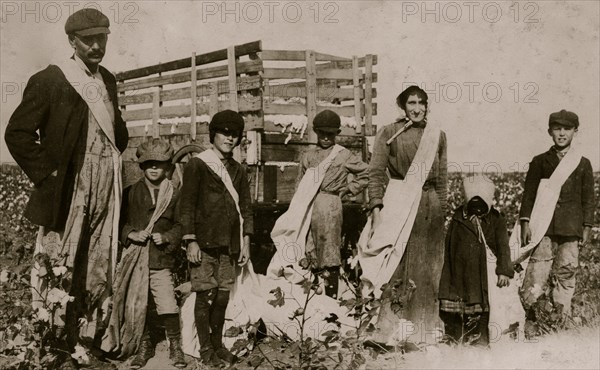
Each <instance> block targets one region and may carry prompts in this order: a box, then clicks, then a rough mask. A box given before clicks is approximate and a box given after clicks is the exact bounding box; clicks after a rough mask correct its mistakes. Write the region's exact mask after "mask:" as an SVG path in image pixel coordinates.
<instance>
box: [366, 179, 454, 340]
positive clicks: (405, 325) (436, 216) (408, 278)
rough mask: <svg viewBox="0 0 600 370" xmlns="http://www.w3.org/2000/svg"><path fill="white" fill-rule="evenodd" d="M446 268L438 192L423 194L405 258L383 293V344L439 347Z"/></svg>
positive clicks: (378, 334) (375, 337) (376, 335)
mask: <svg viewBox="0 0 600 370" xmlns="http://www.w3.org/2000/svg"><path fill="white" fill-rule="evenodd" d="M443 264H444V213H443V211H442V208H441V205H440V201H439V198H438V195H437V193H436V192H435V189H433V188H430V189H429V190H423V194H422V195H421V202H420V204H419V209H418V210H417V216H416V219H415V223H414V225H413V228H412V232H411V234H410V238H409V240H408V244H407V246H406V250H405V252H404V255H403V256H402V260H401V261H400V264H399V265H398V267H397V268H396V271H395V272H394V274H393V275H392V278H391V280H390V282H389V284H388V285H387V286H386V288H385V289H384V291H383V294H382V300H383V301H384V304H383V305H382V308H381V311H380V313H379V319H378V321H377V325H376V327H377V330H376V331H375V333H373V336H372V339H373V340H374V341H376V342H379V343H384V344H385V343H390V342H394V341H395V342H396V343H397V342H398V341H402V340H408V341H411V342H414V343H422V342H424V343H436V342H437V340H438V338H439V337H440V336H441V334H442V333H443V329H442V328H443V323H442V322H441V320H440V318H439V303H438V291H439V282H440V276H441V273H442V267H443Z"/></svg>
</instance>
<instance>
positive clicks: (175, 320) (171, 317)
mask: <svg viewBox="0 0 600 370" xmlns="http://www.w3.org/2000/svg"><path fill="white" fill-rule="evenodd" d="M137 156H138V162H139V163H140V167H141V168H142V170H143V171H144V177H143V178H142V179H140V181H138V182H137V183H135V184H133V185H132V186H130V187H128V188H126V189H125V191H124V194H123V214H124V217H125V223H124V225H123V227H122V228H121V239H122V242H123V244H124V245H126V246H128V245H131V244H138V245H147V247H148V248H149V255H148V268H149V269H150V273H149V288H150V295H151V296H152V299H153V300H154V303H155V306H156V311H157V313H158V315H159V316H158V317H159V320H160V321H161V323H162V324H163V325H164V327H165V330H166V334H167V338H168V339H169V344H170V348H169V351H170V357H171V360H172V361H173V364H174V365H175V367H178V368H183V367H185V366H186V363H185V359H184V354H183V351H182V349H181V330H180V323H179V306H178V305H177V300H176V299H175V285H174V281H173V274H172V272H171V269H173V268H174V266H175V254H174V252H175V251H176V250H177V248H179V247H180V243H181V224H180V223H179V222H178V221H177V219H176V216H177V215H176V213H177V206H178V199H179V194H178V191H177V189H174V188H173V187H172V185H170V184H163V182H164V181H170V180H169V179H167V173H168V172H169V171H170V170H171V159H172V156H173V148H172V147H171V145H170V144H169V143H168V142H165V141H163V140H159V139H153V140H152V141H148V142H145V143H143V144H142V145H140V146H139V147H138V150H137ZM161 185H162V188H165V185H170V186H169V187H170V188H172V196H171V199H170V200H169V203H168V206H166V209H164V211H163V212H162V214H161V215H160V217H159V218H158V219H157V220H156V222H155V223H154V226H153V227H152V229H151V231H148V229H147V226H148V223H149V222H150V219H151V218H152V216H153V214H154V212H155V209H156V207H157V206H160V204H166V201H167V200H163V199H160V198H159V196H163V194H162V193H160V192H159V190H160V189H161ZM163 202H164V203H163ZM151 325H153V323H152V320H151V319H149V316H148V315H147V316H146V328H145V330H144V334H143V337H142V341H141V343H140V347H139V349H138V353H137V354H136V356H135V357H134V359H133V361H132V362H131V365H130V366H131V368H132V369H138V368H140V367H143V366H144V365H145V364H146V362H147V361H148V360H149V359H150V358H152V357H153V356H154V344H153V343H152V341H151V339H150V335H149V326H151Z"/></svg>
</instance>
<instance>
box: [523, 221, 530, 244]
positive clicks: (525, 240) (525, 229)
mask: <svg viewBox="0 0 600 370" xmlns="http://www.w3.org/2000/svg"><path fill="white" fill-rule="evenodd" d="M530 241H531V228H529V222H527V221H522V222H521V247H524V246H526V245H527V244H529V242H530Z"/></svg>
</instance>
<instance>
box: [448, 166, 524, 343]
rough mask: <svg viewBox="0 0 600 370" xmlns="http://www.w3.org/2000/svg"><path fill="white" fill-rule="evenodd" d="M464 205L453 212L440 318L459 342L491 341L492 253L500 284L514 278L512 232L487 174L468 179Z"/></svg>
mask: <svg viewBox="0 0 600 370" xmlns="http://www.w3.org/2000/svg"><path fill="white" fill-rule="evenodd" d="M463 188H464V194H465V205H463V206H460V207H458V208H457V209H456V210H455V211H454V216H453V217H452V221H451V222H450V226H449V229H448V232H447V234H446V249H445V255H444V267H443V269H442V277H441V280H440V293H439V298H440V317H441V318H442V320H443V321H444V324H445V331H446V335H447V336H448V337H450V338H451V339H452V340H453V341H455V342H457V343H461V342H466V343H473V344H476V345H482V346H487V345H488V344H489V331H488V324H489V311H490V302H489V297H488V279H492V278H493V277H492V276H488V271H487V253H488V251H487V250H486V249H488V248H489V250H490V251H491V252H492V253H493V254H494V255H495V256H496V271H495V272H496V275H497V276H498V282H497V286H498V287H505V286H508V285H509V283H510V281H509V279H510V278H512V277H513V275H514V271H513V268H512V263H511V258H510V249H509V246H508V232H507V230H506V221H505V219H504V217H503V216H502V214H501V213H500V212H498V211H497V210H496V209H494V207H492V201H493V199H494V191H495V188H494V184H493V183H492V181H491V180H490V179H489V178H487V177H485V176H480V175H476V176H469V177H466V178H465V179H463Z"/></svg>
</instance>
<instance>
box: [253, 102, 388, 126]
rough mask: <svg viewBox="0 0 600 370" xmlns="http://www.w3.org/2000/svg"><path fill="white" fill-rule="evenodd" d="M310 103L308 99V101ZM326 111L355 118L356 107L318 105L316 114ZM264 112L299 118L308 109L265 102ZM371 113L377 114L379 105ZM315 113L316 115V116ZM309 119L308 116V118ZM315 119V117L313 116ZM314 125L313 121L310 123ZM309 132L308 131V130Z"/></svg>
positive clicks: (296, 105) (301, 106)
mask: <svg viewBox="0 0 600 370" xmlns="http://www.w3.org/2000/svg"><path fill="white" fill-rule="evenodd" d="M307 101H308V99H307ZM359 107H360V114H361V116H364V115H365V107H364V105H363V104H360V106H359ZM326 109H329V110H331V111H334V112H335V113H337V114H339V115H340V116H344V117H354V114H355V112H354V106H352V105H347V106H339V105H336V106H333V105H332V106H330V105H316V113H320V112H322V111H324V110H326ZM263 111H264V114H265V115H267V114H289V115H297V116H302V115H305V114H306V109H305V107H304V106H303V105H300V104H272V103H269V102H265V103H264V106H263ZM371 112H373V113H374V114H377V113H376V112H377V104H376V103H373V107H372V110H371ZM316 113H315V115H316ZM307 117H308V116H307ZM313 118H314V116H313ZM308 122H310V123H311V124H312V120H311V121H308ZM307 130H308V129H307Z"/></svg>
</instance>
